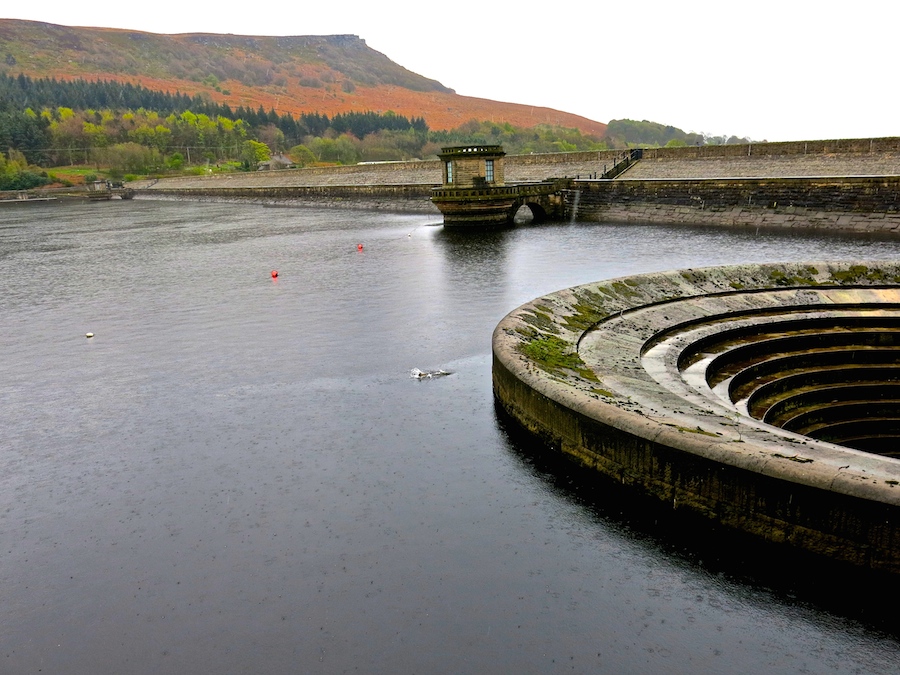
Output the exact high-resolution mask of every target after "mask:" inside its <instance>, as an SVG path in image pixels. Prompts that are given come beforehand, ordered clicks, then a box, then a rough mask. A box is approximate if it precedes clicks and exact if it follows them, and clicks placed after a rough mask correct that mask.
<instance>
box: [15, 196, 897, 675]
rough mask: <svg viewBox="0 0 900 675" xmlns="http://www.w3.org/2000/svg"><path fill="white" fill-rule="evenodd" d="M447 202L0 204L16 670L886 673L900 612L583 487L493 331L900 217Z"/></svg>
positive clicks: (786, 254) (866, 248)
mask: <svg viewBox="0 0 900 675" xmlns="http://www.w3.org/2000/svg"><path fill="white" fill-rule="evenodd" d="M436 221H437V219H436V218H434V217H430V216H420V215H416V216H410V215H391V214H384V213H368V212H351V211H334V210H329V211H318V210H307V209H266V208H261V207H258V206H250V205H247V206H235V205H225V204H175V203H166V202H149V201H136V202H132V203H128V202H111V203H108V204H88V205H83V206H73V207H65V208H63V207H36V208H31V209H24V208H15V209H13V208H10V209H6V210H4V211H0V293H2V295H0V319H2V327H3V330H2V336H0V343H2V361H0V434H2V436H0V556H2V558H0V560H2V563H0V593H2V602H0V672H2V673H16V674H17V673H37V672H42V673H51V674H55V673H66V674H69V675H78V674H92V675H95V674H98V673H99V674H103V673H148V674H149V673H192V674H206V673H210V674H213V673H215V674H217V675H218V674H225V673H276V674H278V673H306V672H310V673H316V672H323V673H338V672H375V673H400V672H409V673H413V672H416V673H482V672H509V673H512V672H521V673H553V672H567V673H569V672H582V673H584V672H591V673H610V674H623V673H755V672H765V673H804V672H808V673H817V674H820V673H896V672H897V670H898V664H900V642H898V639H897V637H896V635H897V633H896V632H894V631H891V630H888V631H886V632H883V631H879V630H878V629H877V628H876V627H873V626H872V625H870V624H867V623H863V622H861V621H859V620H858V619H857V618H854V617H851V616H847V615H846V614H842V613H841V612H833V611H831V610H829V609H827V608H825V607H823V606H820V605H819V604H818V603H816V602H815V601H814V600H813V601H810V600H809V599H806V598H803V599H800V598H797V597H796V596H794V595H792V594H791V593H789V592H787V593H785V592H781V591H778V590H773V589H772V588H770V587H768V586H767V585H766V584H765V583H759V582H756V581H754V579H753V577H752V570H747V571H746V573H747V576H745V577H742V578H741V579H740V580H737V579H735V575H733V574H727V573H722V572H721V571H717V570H715V569H713V568H710V567H709V566H707V565H704V564H703V563H702V561H698V560H697V559H696V558H694V557H692V556H691V555H689V554H688V555H683V554H681V553H679V552H677V551H673V550H671V549H670V548H669V547H667V546H665V545H663V544H661V543H659V541H657V540H656V539H655V538H653V537H650V536H646V535H645V534H643V533H642V532H640V531H638V530H635V529H634V528H632V527H630V526H629V525H628V523H627V522H625V521H623V520H621V519H617V518H615V517H609V516H607V515H604V513H603V512H602V510H598V509H597V508H594V507H593V506H591V505H590V504H588V503H585V502H584V501H583V500H582V499H580V498H579V496H578V494H577V492H576V491H575V490H570V489H567V487H566V485H567V484H568V482H569V481H568V479H567V477H566V475H565V473H564V470H563V473H562V474H560V473H559V471H557V470H547V469H546V468H543V465H542V464H541V463H540V462H538V461H533V460H532V458H531V454H530V453H531V452H532V450H533V449H532V448H529V447H527V446H528V443H527V442H523V441H516V440H513V439H512V438H511V437H509V436H508V435H507V433H506V432H505V431H504V426H503V424H502V422H501V421H500V420H499V419H498V417H497V413H496V412H495V410H494V407H493V403H492V396H491V385H490V337H491V331H492V330H493V328H494V326H495V325H496V324H497V322H498V321H499V320H500V319H501V318H502V317H503V315H504V314H506V313H507V312H509V311H511V310H512V309H514V308H515V307H516V306H518V305H520V304H522V303H523V302H526V301H527V300H530V299H532V298H534V297H536V296H538V295H541V294H544V293H548V292H550V291H553V290H557V289H559V288H562V287H566V286H571V285H575V284H579V283H585V282H588V281H593V280H597V279H602V278H607V277H613V276H620V275H625V274H633V273H638V272H645V271H653V270H663V269H670V268H680V267H690V266H700V265H711V264H719V263H736V262H745V261H766V260H770V261H774V260H792V259H805V260H817V259H828V258H880V259H884V258H892V259H896V257H897V256H898V254H900V241H897V240H895V241H883V240H882V241H879V240H876V239H871V238H865V237H862V238H851V237H840V236H831V237H822V236H816V237H809V236H807V237H799V236H796V235H790V234H787V233H771V232H754V231H752V230H750V231H739V232H729V231H726V230H721V229H718V230H716V229H691V228H676V227H657V226H649V225H645V226H638V225H630V226H624V225H623V226H615V225H597V224H572V225H553V226H543V227H520V228H517V229H513V230H508V231H502V232H494V233H461V234H460V233H453V232H448V231H445V230H443V228H441V227H435V226H434V225H435V224H436ZM358 243H362V244H363V246H364V248H363V251H362V252H360V251H358V250H357V244H358ZM272 269H277V270H278V271H279V272H280V277H279V278H278V280H277V281H273V280H272V279H271V277H270V274H269V273H270V270H272ZM89 331H90V332H93V333H94V334H95V337H94V338H93V339H86V338H85V333H87V332H89ZM412 368H421V369H433V368H443V369H446V370H451V371H453V374H452V375H451V376H449V377H444V378H440V379H434V380H422V381H419V380H414V379H411V378H410V377H409V371H410V369H412ZM788 572H789V573H791V574H802V575H814V574H815V573H816V572H815V570H814V569H809V570H789V571H788Z"/></svg>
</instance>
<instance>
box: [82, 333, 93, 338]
mask: <svg viewBox="0 0 900 675" xmlns="http://www.w3.org/2000/svg"><path fill="white" fill-rule="evenodd" d="M84 337H86V338H92V337H94V334H93V333H85V334H84Z"/></svg>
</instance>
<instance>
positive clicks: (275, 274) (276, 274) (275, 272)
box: [272, 270, 278, 279]
mask: <svg viewBox="0 0 900 675" xmlns="http://www.w3.org/2000/svg"><path fill="white" fill-rule="evenodd" d="M272 278H273V279H277V278H278V270H272Z"/></svg>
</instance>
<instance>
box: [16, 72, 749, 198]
mask: <svg viewBox="0 0 900 675" xmlns="http://www.w3.org/2000/svg"><path fill="white" fill-rule="evenodd" d="M735 140H737V139H735ZM717 141H718V142H732V139H725V138H724V137H723V138H722V139H717V138H709V137H705V136H703V135H701V134H687V133H685V132H683V131H682V130H680V129H677V128H675V127H670V126H665V125H661V124H657V123H654V122H647V121H643V122H635V121H633V120H613V121H612V122H610V124H609V128H608V130H607V135H606V137H604V138H600V137H597V136H592V135H586V134H582V133H581V132H580V131H579V130H577V129H568V128H563V127H558V126H552V125H539V126H536V127H531V128H520V127H515V126H513V125H511V124H509V123H494V122H480V121H477V120H471V121H469V122H466V123H464V124H462V125H460V126H459V127H457V128H456V129H451V130H431V129H429V128H428V125H427V124H426V123H425V120H424V119H423V118H421V117H413V118H408V117H406V116H404V115H399V114H397V113H394V112H392V111H387V112H385V113H376V112H371V111H365V112H348V113H339V114H336V115H334V116H332V117H330V118H329V117H328V116H327V115H324V114H321V113H318V112H313V113H302V114H300V115H298V116H296V117H295V116H293V115H291V114H288V113H282V114H279V113H278V112H276V111H275V110H274V109H270V110H268V111H266V110H265V109H264V108H263V107H262V106H260V107H259V108H257V109H256V110H253V109H252V108H245V107H243V106H239V107H237V108H232V107H230V106H228V105H227V104H220V103H216V102H214V101H211V100H209V99H208V98H206V97H203V96H199V95H195V96H189V95H187V94H182V93H180V92H176V93H174V94H172V93H169V92H160V91H153V90H150V89H147V88H145V87H142V86H140V85H134V84H130V83H119V82H111V81H104V80H99V81H87V80H83V79H82V80H73V81H62V80H56V79H53V78H39V79H32V78H30V77H28V76H27V75H18V76H16V77H12V76H8V75H2V74H0V150H2V149H8V150H9V151H10V152H8V153H7V158H6V159H5V160H4V161H5V164H4V166H5V169H6V171H7V173H8V174H11V173H15V172H19V173H22V172H24V171H25V170H24V169H22V171H19V169H20V168H21V165H22V164H23V162H24V164H25V166H30V167H33V168H39V167H51V166H57V167H58V166H67V165H96V166H97V167H98V168H99V167H105V168H108V169H112V170H113V171H114V172H115V173H118V174H120V175H126V174H135V175H137V174H151V173H162V172H164V171H168V170H180V171H183V170H186V169H189V168H190V167H200V166H203V167H210V166H216V165H218V166H220V167H222V168H225V167H228V168H242V169H247V170H252V169H255V168H256V166H257V165H258V164H259V163H260V162H263V161H266V160H268V159H269V158H270V157H271V156H272V155H273V154H286V155H288V156H289V157H290V159H291V160H292V161H293V162H294V163H295V164H297V165H299V166H308V165H311V164H316V163H329V164H335V163H339V164H353V163H356V162H360V161H397V160H407V159H415V158H427V157H433V156H435V155H437V153H439V152H440V149H441V147H444V146H449V145H464V144H472V143H477V144H497V145H502V146H503V147H504V149H505V150H506V152H508V153H510V154H529V153H543V152H570V151H587V150H604V149H607V148H610V147H612V148H623V147H637V146H644V147H647V146H660V145H666V144H669V145H673V144H691V145H693V144H695V143H701V144H705V143H708V142H717ZM13 151H14V152H15V153H18V154H16V155H15V159H13V155H11V154H10V153H11V152H13ZM31 173H32V174H33V175H34V176H39V173H40V172H39V171H31ZM31 180H35V179H34V178H32V179H31ZM7 183H9V181H7ZM16 184H18V183H16ZM8 189H15V188H8Z"/></svg>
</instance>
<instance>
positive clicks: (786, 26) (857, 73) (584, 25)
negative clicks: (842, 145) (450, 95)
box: [0, 0, 900, 141]
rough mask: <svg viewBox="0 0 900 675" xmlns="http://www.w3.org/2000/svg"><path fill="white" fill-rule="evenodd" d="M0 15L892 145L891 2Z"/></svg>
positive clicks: (584, 108)
mask: <svg viewBox="0 0 900 675" xmlns="http://www.w3.org/2000/svg"><path fill="white" fill-rule="evenodd" d="M5 4H7V3H5ZM445 5H446V6H450V7H452V8H453V10H452V12H451V11H448V10H445V9H444V6H445ZM0 16H2V17H3V18H14V19H29V20H34V21H47V22H50V23H58V24H63V25H69V26H83V25H92V26H108V27H113V28H128V29H134V30H143V31H148V32H153V33H192V32H206V33H235V34H242V35H332V34H339V33H351V34H354V35H359V36H360V37H361V38H363V39H365V40H366V42H367V44H368V45H369V46H370V47H372V48H373V49H376V50H378V51H380V52H382V53H384V54H386V55H387V56H388V57H389V58H390V59H392V60H393V61H395V62H397V63H399V64H400V65H402V66H404V67H406V68H408V69H409V70H412V71H414V72H416V73H419V74H420V75H424V76H426V77H430V78H433V79H436V80H439V81H440V82H441V83H443V84H444V85H446V86H448V87H451V88H453V89H455V90H456V92H457V93H459V94H463V95H466V96H478V97H482V98H490V99H495V100H498V101H509V102H513V103H523V104H529V105H539V106H546V107H549V108H555V109H557V110H563V111H565V112H570V113H575V114H578V115H582V116H584V117H588V118H590V119H593V120H597V121H600V122H608V121H609V120H611V119H620V118H630V119H637V120H644V119H646V120H651V121H654V122H662V123H664V124H671V125H673V126H676V127H680V128H682V129H684V130H685V131H698V132H706V133H710V134H714V135H720V134H729V135H731V134H734V135H738V136H747V137H749V138H751V139H753V140H769V141H782V140H812V139H824V138H868V137H878V136H898V135H900V112H898V109H897V103H898V101H900V93H898V86H897V79H896V77H895V74H896V71H897V62H898V59H897V53H898V45H900V39H898V31H900V21H898V19H900V3H897V2H896V1H895V0H881V1H879V2H874V1H871V0H857V1H856V2H843V3H836V2H832V3H826V2H798V1H796V0H780V1H777V2H776V1H772V0H759V1H757V2H754V3H747V4H746V5H744V4H742V3H729V2H719V1H717V2H711V1H706V0H682V1H680V2H674V1H667V2H662V1H659V0H643V1H642V2H631V1H629V0H620V2H615V3H614V2H602V1H586V0H570V1H568V2H557V1H554V0H551V1H549V2H546V1H545V2H536V3H529V2H527V0H519V1H517V2H508V1H506V2H496V1H495V2H484V1H480V2H475V1H472V0H454V2H447V3H440V2H436V1H434V0H432V1H430V2H425V1H422V0H418V1H416V0H412V1H411V0H393V1H392V2H377V1H373V0H345V1H342V2H321V1H316V2H309V0H307V2H292V3H289V4H287V3H280V2H279V3H274V2H266V3H258V4H256V3H248V2H242V3H240V4H238V3H233V2H228V1H227V0H226V2H192V1H190V0H189V1H187V2H184V1H183V0H178V1H175V0H154V1H153V2H149V3H134V2H117V3H108V2H107V3H99V4H97V3H94V4H91V3H87V4H86V3H84V2H72V0H40V1H39V2H35V3H34V4H30V3H24V2H17V3H8V4H7V7H6V8H5V9H0Z"/></svg>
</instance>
